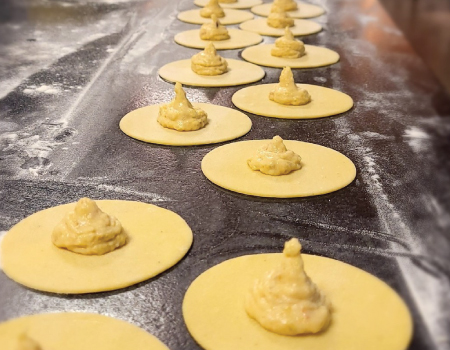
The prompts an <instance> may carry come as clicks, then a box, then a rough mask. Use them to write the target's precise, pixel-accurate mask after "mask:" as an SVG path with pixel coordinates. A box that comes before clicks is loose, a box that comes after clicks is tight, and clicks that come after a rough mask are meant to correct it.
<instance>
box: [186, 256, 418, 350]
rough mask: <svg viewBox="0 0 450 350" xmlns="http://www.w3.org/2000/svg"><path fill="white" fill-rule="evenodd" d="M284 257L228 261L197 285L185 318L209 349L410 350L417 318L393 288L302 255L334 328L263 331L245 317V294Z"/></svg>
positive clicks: (356, 271) (348, 267) (189, 293)
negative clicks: (282, 332) (298, 333)
mask: <svg viewBox="0 0 450 350" xmlns="http://www.w3.org/2000/svg"><path fill="white" fill-rule="evenodd" d="M281 257H282V254H257V255H246V256H241V257H238V258H234V259H230V260H226V261H224V262H222V263H220V264H218V265H216V266H213V267H212V268H210V269H209V270H207V271H205V272H204V273H202V274H201V275H200V276H199V277H197V279H195V280H194V282H192V284H191V285H190V287H189V288H188V290H187V292H186V295H185V297H184V300H183V316H184V320H185V322H186V326H187V328H188V330H189V332H190V333H191V335H192V336H193V337H194V339H195V340H196V341H197V342H198V343H199V344H200V345H201V346H202V347H203V348H204V349H208V350H229V349H239V350H240V349H245V350H299V349H302V350H304V349H308V350H324V349H333V350H348V349H364V350H380V349H383V350H405V349H406V348H407V346H408V344H409V342H410V340H411V337H412V319H411V315H410V313H409V310H408V308H407V307H406V305H405V303H404V301H403V300H402V299H401V298H400V297H399V296H398V294H397V293H396V292H395V291H394V290H393V289H392V288H390V287H389V286H388V285H387V284H386V283H384V282H383V281H381V280H380V279H378V278H376V277H375V276H372V275H371V274H369V273H367V272H365V271H363V270H360V269H358V268H356V267H354V266H351V265H348V264H346V263H343V262H340V261H338V260H334V259H329V258H324V257H319V256H314V255H307V254H302V257H303V260H304V263H305V270H306V273H307V274H308V275H309V276H310V277H311V279H312V280H313V281H314V283H315V284H317V286H318V287H319V289H320V290H322V291H323V292H324V294H325V295H326V296H327V299H328V300H329V301H330V302H331V304H332V308H333V311H332V321H331V325H330V326H329V328H328V329H327V330H326V331H324V332H322V333H319V334H317V335H304V336H282V335H278V334H275V333H272V332H269V331H267V330H265V329H264V328H262V327H261V326H260V325H259V324H258V323H257V322H256V321H254V320H253V319H251V318H250V317H248V316H247V314H246V312H245V309H244V297H245V293H246V292H247V291H248V290H249V288H250V286H251V283H253V281H254V280H255V279H256V278H259V277H261V276H262V275H263V274H264V273H265V272H266V271H269V270H270V269H272V268H273V267H275V266H276V265H277V264H278V262H279V260H280V258H281ZM230 281H232V283H230Z"/></svg>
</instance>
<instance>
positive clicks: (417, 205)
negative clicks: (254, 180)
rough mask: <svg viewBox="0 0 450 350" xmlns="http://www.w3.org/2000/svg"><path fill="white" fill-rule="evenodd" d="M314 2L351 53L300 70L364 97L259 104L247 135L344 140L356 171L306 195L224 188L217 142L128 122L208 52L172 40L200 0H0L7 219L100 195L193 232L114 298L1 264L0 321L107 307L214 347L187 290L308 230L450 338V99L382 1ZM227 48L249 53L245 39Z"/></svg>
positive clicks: (1, 208) (298, 74) (440, 341)
mask: <svg viewBox="0 0 450 350" xmlns="http://www.w3.org/2000/svg"><path fill="white" fill-rule="evenodd" d="M316 3H318V4H321V5H322V6H324V7H325V8H326V10H327V14H326V15H324V16H321V17H319V18H317V19H315V20H316V21H318V22H320V23H322V24H323V26H324V31H322V32H321V33H319V34H316V35H312V36H309V37H305V38H304V39H303V40H304V41H305V43H307V44H316V45H322V46H326V47H329V48H331V49H334V50H336V51H338V52H339V53H340V54H341V61H340V62H339V63H338V64H335V65H333V66H331V67H325V68H319V69H311V70H295V72H294V74H295V78H296V81H298V82H303V83H309V84H317V85H321V86H326V87H330V88H335V89H338V90H340V91H343V92H345V93H347V94H349V95H351V96H352V97H353V98H354V101H355V106H354V108H353V109H352V110H351V111H349V112H347V113H345V114H343V115H340V116H337V117H333V118H324V119H319V120H308V121H293V120H277V119H272V118H264V117H258V116H254V115H250V118H251V119H252V121H253V128H252V130H251V131H250V133H249V134H247V135H246V136H244V137H242V138H241V139H242V140H249V139H261V138H271V137H273V136H274V135H276V134H279V135H280V136H282V137H283V138H285V139H296V140H302V141H308V142H314V143H317V144H321V145H324V146H328V147H331V148H333V149H336V150H338V151H340V152H342V153H343V154H345V155H347V156H348V157H349V158H350V159H352V160H353V161H354V163H355V164H356V167H357V172H358V173H357V178H356V180H355V181H354V182H353V183H352V184H351V185H349V186H348V187H346V188H344V189H342V190H340V191H338V192H335V193H332V194H329V195H325V196H319V197H312V198H304V199H293V200H276V199H262V198H256V197H248V196H244V195H239V194H236V193H232V192H229V191H226V190H223V189H221V188H219V187H217V186H215V185H213V184H211V183H210V182H209V181H208V180H206V178H205V177H204V176H203V174H202V172H201V170H200V162H201V159H202V157H203V156H204V155H205V154H206V153H208V152H209V151H210V150H212V149H213V148H215V147H216V145H209V146H199V147H164V146H157V145H151V144H146V143H143V142H139V141H136V140H134V139H131V138H129V137H127V136H126V135H125V134H123V133H122V132H121V131H120V130H119V127H118V123H119V120H120V119H121V118H122V116H123V115H125V114H126V113H127V112H129V111H131V110H133V109H135V108H137V107H142V106H145V105H148V104H152V103H160V102H167V101H169V100H170V99H171V97H172V96H173V85H172V84H169V83H167V82H165V81H163V80H161V79H160V78H159V77H158V75H157V70H158V68H159V67H161V66H162V65H164V64H165V63H168V62H171V61H173V60H178V59H184V58H189V57H191V56H192V55H193V54H194V53H196V52H198V50H194V49H188V48H184V47H181V46H178V45H176V44H175V43H174V42H173V41H172V39H173V36H174V34H176V33H177V32H179V31H181V30H187V29H192V28H196V27H198V26H194V25H189V24H185V23H181V22H179V21H178V20H176V14H177V12H178V11H181V10H187V9H190V8H194V6H193V5H192V2H191V0H183V1H165V0H155V1H143V2H127V1H119V0H117V1H115V2H114V1H110V0H108V1H98V2H89V1H82V0H80V1H67V2H62V1H43V0H35V1H30V2H27V1H25V0H19V1H17V0H3V1H2V2H1V3H0V14H1V15H0V18H1V21H2V23H1V24H0V53H1V55H0V67H1V70H0V79H1V85H0V186H1V187H0V188H1V189H0V193H1V202H0V218H1V221H0V230H3V231H7V230H8V229H9V228H10V227H11V226H12V225H14V224H15V223H17V222H18V221H20V220H21V219H23V218H25V217H26V216H27V215H30V214H32V213H33V212H35V211H38V210H41V209H44V208H47V207H51V206H54V205H58V204H62V203H67V202H72V201H76V200H78V199H79V198H80V197H82V196H89V197H92V198H95V199H101V198H109V199H127V200H139V201H145V202H149V203H154V204H156V205H159V206H161V207H164V208H167V209H170V210H173V211H175V212H176V213H178V214H179V215H181V216H182V217H183V218H184V219H185V220H186V221H187V222H188V224H189V225H190V226H191V228H192V230H193V232H194V244H193V247H192V249H191V250H190V252H189V253H188V255H187V256H186V257H185V258H184V259H183V260H182V261H181V262H180V263H179V264H177V265H176V266H175V267H173V268H172V269H171V270H169V271H167V272H166V273H163V274H162V275H160V276H158V277H156V278H154V279H152V280H150V281H147V282H144V283H141V284H139V285H136V286H133V287H130V288H127V289H124V290H119V291H115V292H108V293H98V294H91V295H84V296H76V295H75V296H61V295H51V294H45V293H39V292H36V291H33V290H30V289H27V288H24V287H22V286H20V285H18V284H16V283H15V282H13V281H11V280H9V279H8V278H7V277H6V276H5V275H4V274H3V273H2V272H0V320H7V319H10V318H13V317H17V316H21V315H28V314H34V313H39V312H53V311H62V310H64V311H69V310H70V311H91V312H99V313H102V314H106V315H110V316H114V317H117V318H120V319H124V320H127V321H129V322H132V323H134V324H136V325H139V326H141V327H143V328H144V329H146V330H147V331H149V332H151V333H152V334H154V335H155V336H157V337H158V338H159V339H161V340H162V341H163V342H164V343H166V344H167V345H168V346H169V347H170V348H171V349H172V350H181V349H199V347H198V346H197V345H196V344H195V342H194V340H193V339H192V338H191V337H190V335H189V334H188V332H187V330H186V328H185V325H184V322H183V319H182V315H181V303H182V299H183V295H184V292H185V291H186V289H187V288H188V286H189V284H190V283H191V282H192V281H193V280H194V279H195V278H196V276H198V275H199V274H200V273H201V272H203V271H205V270H206V269H208V268H209V267H212V266H213V265H215V264H217V263H219V262H221V261H224V260H226V259H229V258H231V257H235V256H240V255H243V254H247V253H258V252H277V251H280V250H281V249H282V246H283V242H284V241H285V240H287V239H288V238H290V237H292V236H294V237H298V238H299V239H300V240H301V242H302V243H303V246H304V252H306V253H312V254H318V255H323V256H327V257H331V258H334V259H338V260H341V261H344V262H347V263H350V264H352V265H355V266H357V267H359V268H362V269H364V270H366V271H368V272H370V273H372V274H374V275H376V276H377V277H379V278H381V279H382V280H384V281H385V282H387V283H388V284H389V285H391V286H392V287H393V288H394V289H395V290H396V291H397V292H398V293H399V294H400V295H401V296H402V297H403V298H404V299H405V300H406V302H407V303H408V305H409V307H410V308H411V310H412V312H413V315H414V323H415V331H414V338H413V341H412V344H411V346H410V349H411V350H412V349H414V350H423V349H450V336H449V332H448V330H449V329H450V298H449V290H450V267H449V263H448V258H449V256H450V233H449V232H450V191H449V189H450V171H449V170H450V161H449V157H448V153H449V152H450V118H449V116H450V106H449V104H450V99H449V97H448V96H447V95H446V94H445V92H444V91H443V89H442V88H441V86H440V85H439V84H438V83H437V81H436V80H435V79H434V78H433V77H432V75H431V73H430V71H429V70H428V69H427V68H426V66H425V65H424V63H423V61H421V59H420V58H419V57H418V56H417V55H416V54H415V53H414V52H413V51H412V49H411V47H410V46H409V44H408V42H407V41H406V40H405V38H404V36H403V34H402V32H401V31H399V29H397V27H396V26H395V25H394V24H393V23H392V22H391V21H390V19H389V17H388V16H387V15H386V13H385V12H384V10H383V9H382V7H381V6H380V5H379V3H378V2H377V1H376V0H371V1H367V0H366V1H365V0H330V1H327V0H322V1H317V2H316ZM273 40H274V39H273V38H266V39H265V42H273ZM221 54H222V55H223V56H224V57H226V58H238V57H239V56H240V50H232V51H225V52H224V51H221ZM264 70H265V71H266V77H265V78H264V79H263V81H262V82H263V83H273V82H276V81H277V78H278V75H279V73H280V70H279V69H271V68H264ZM238 89H239V87H230V88H220V89H219V88H190V87H187V88H186V91H187V94H188V97H189V98H190V99H191V101H194V102H207V101H209V102H212V103H215V104H219V105H223V106H228V107H233V106H232V104H231V95H232V94H233V93H234V92H235V91H237V90H238ZM2 233H4V232H2ZM380 307H382V305H380ZM380 350H381V349H380Z"/></svg>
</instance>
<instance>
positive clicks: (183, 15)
mask: <svg viewBox="0 0 450 350" xmlns="http://www.w3.org/2000/svg"><path fill="white" fill-rule="evenodd" d="M223 11H224V12H225V17H222V18H219V21H220V23H221V24H223V25H228V24H238V23H242V22H245V21H248V20H250V19H252V18H253V14H251V13H250V12H247V11H242V10H233V9H224V10H223ZM178 19H179V20H180V21H183V22H186V23H192V24H204V23H209V22H211V18H206V17H202V16H200V10H188V11H184V12H180V13H179V14H178Z"/></svg>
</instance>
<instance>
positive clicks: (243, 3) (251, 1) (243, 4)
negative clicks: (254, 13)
mask: <svg viewBox="0 0 450 350" xmlns="http://www.w3.org/2000/svg"><path fill="white" fill-rule="evenodd" d="M208 2H209V0H195V1H194V4H195V5H197V6H200V7H204V6H206V4H207V3H208ZM219 4H220V6H221V7H222V8H224V9H249V8H250V7H253V6H256V5H259V4H262V0H238V1H237V2H233V3H230V4H226V3H222V2H219Z"/></svg>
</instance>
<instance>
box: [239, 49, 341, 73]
mask: <svg viewBox="0 0 450 350" xmlns="http://www.w3.org/2000/svg"><path fill="white" fill-rule="evenodd" d="M274 47H275V44H262V45H257V46H253V47H248V48H246V49H245V50H244V51H242V58H243V59H245V60H246V61H248V62H251V63H254V64H258V65H260V66H265V67H274V68H284V67H291V68H316V67H324V66H328V65H331V64H334V63H336V62H338V61H339V54H338V53H337V52H336V51H333V50H330V49H327V48H325V47H320V46H313V45H305V49H306V55H304V56H302V57H299V58H283V57H275V56H272V55H271V54H270V52H271V51H272V48H274Z"/></svg>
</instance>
